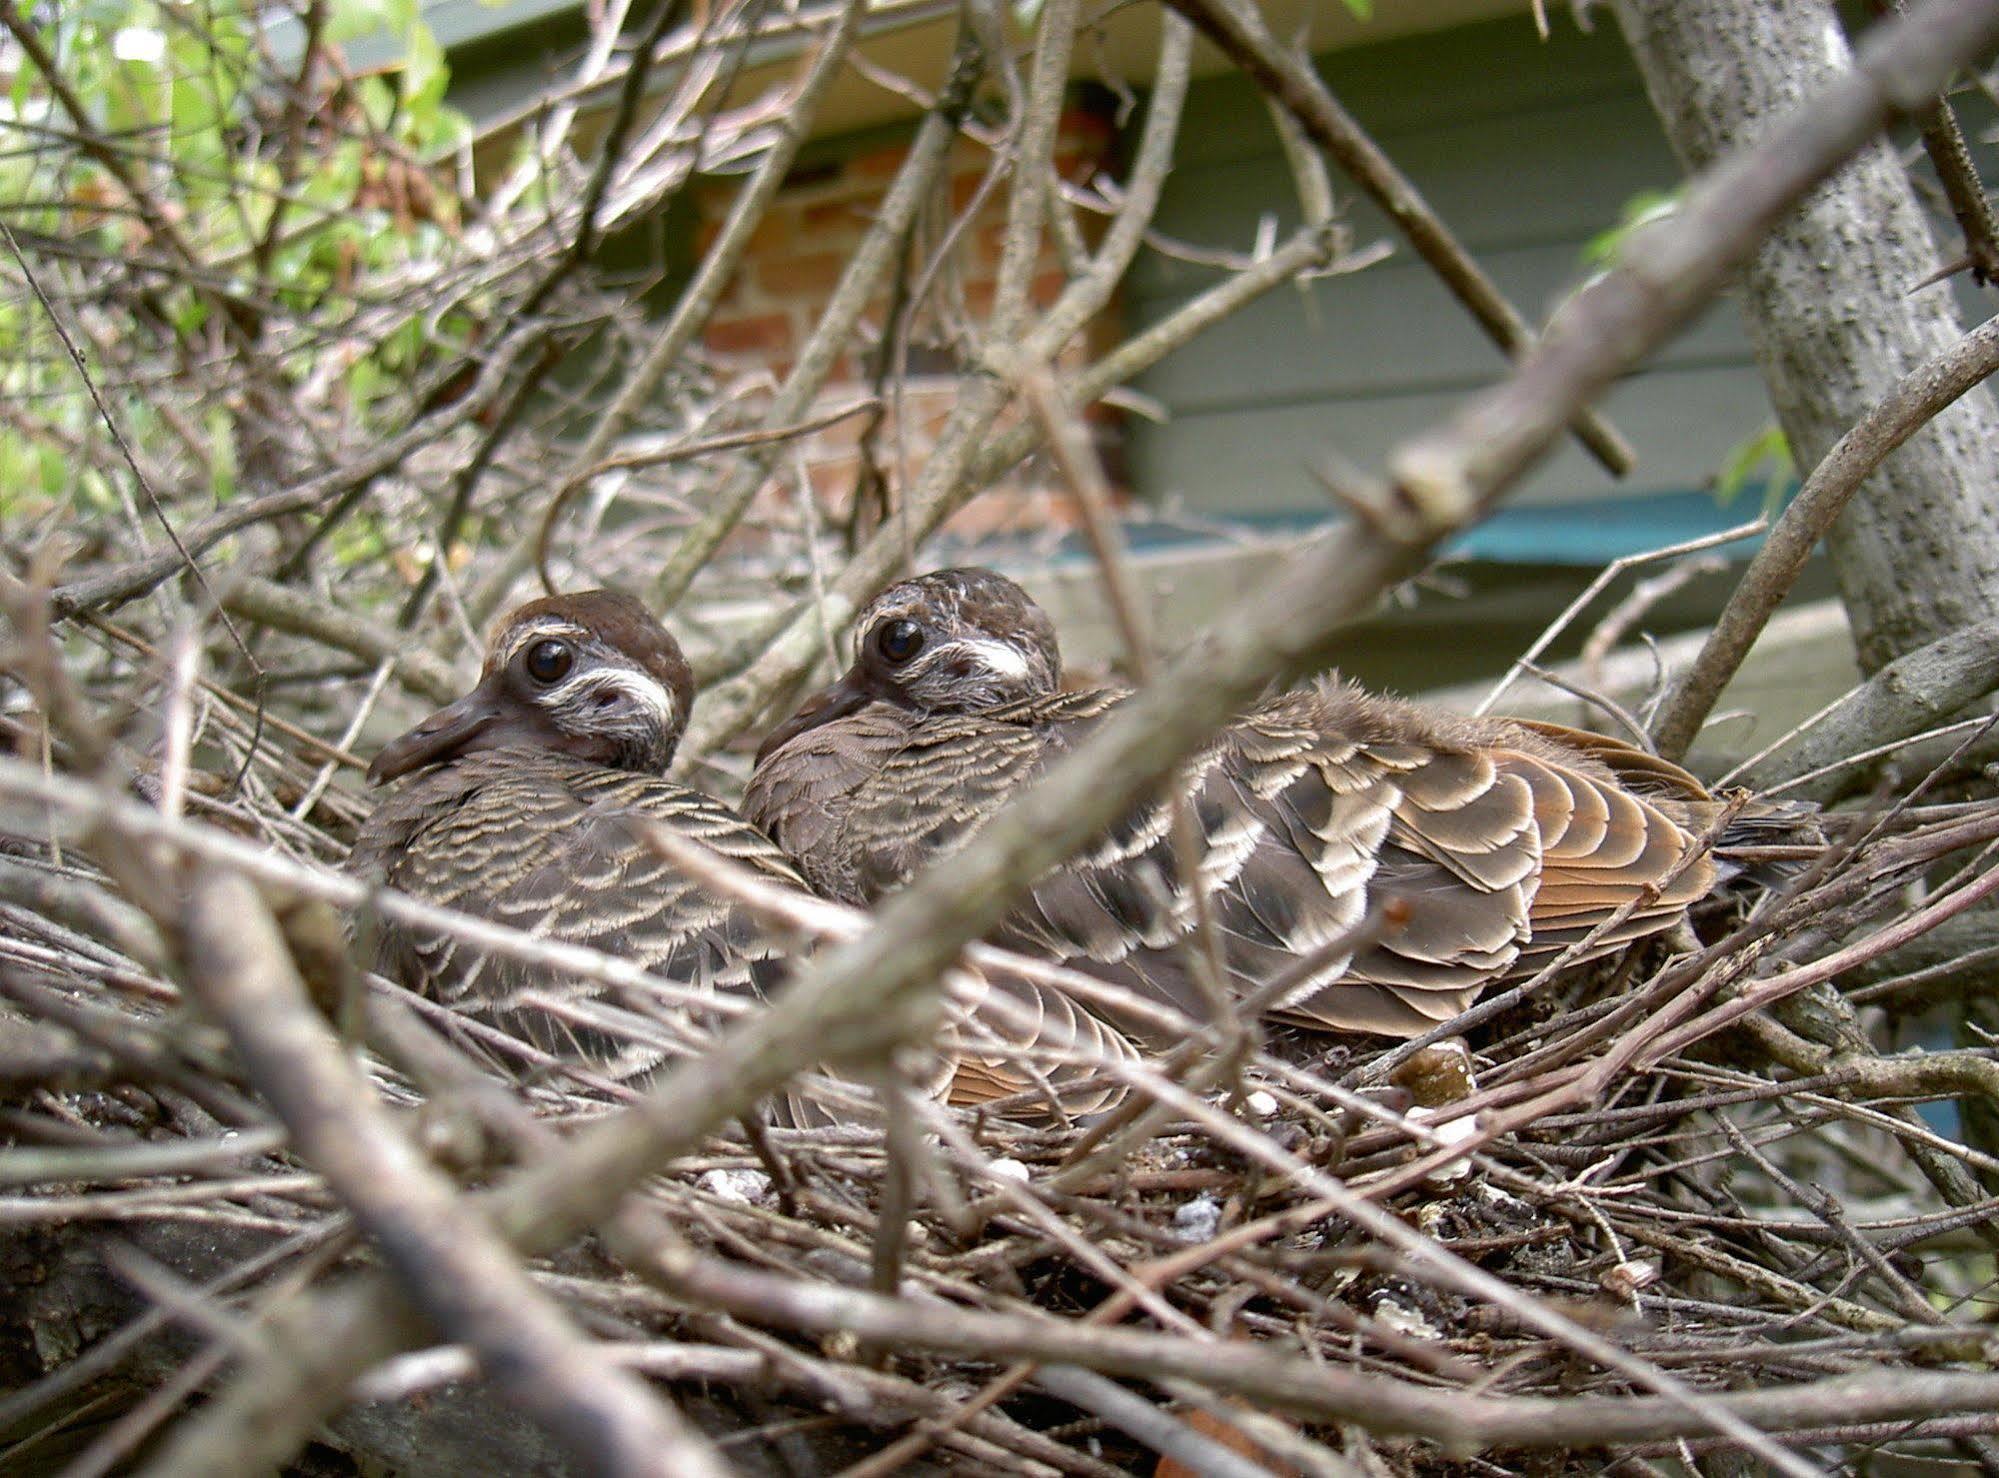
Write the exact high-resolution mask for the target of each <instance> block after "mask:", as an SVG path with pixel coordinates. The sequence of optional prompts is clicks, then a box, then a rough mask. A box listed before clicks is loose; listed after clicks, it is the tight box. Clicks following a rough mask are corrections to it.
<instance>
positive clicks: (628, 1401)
mask: <svg viewBox="0 0 1999 1478" xmlns="http://www.w3.org/2000/svg"><path fill="white" fill-rule="evenodd" d="M180 925H181V928H180V933H181V936H182V951H183V955H184V958H185V963H186V967H187V979H188V984H189V986H190V987H191V989H192V990H193V992H194V993H195V994H196V996H197V997H198V998H199V999H200V1000H201V1002H202V1004H203V1005H204V1006H206V1007H207V1008H208V1010H209V1011H210V1012H211V1013H213V1014H214V1015H215V1016H216V1017H217V1018H218V1019H219V1020H220V1021H221V1022H222V1024H223V1025H224V1026H225V1027H227V1028H228V1030H229V1034H230V1038H231V1040H232V1041H233V1042H234V1043H235V1045H236V1049H237V1051H238V1052H239V1053H240V1054H241V1055H242V1057H243V1060H244V1062H245V1063H246V1065H247V1066H248V1067H249V1070H250V1074H251V1076H252V1078H253V1079H254V1080H255V1081H256V1083H257V1086H258V1087H259V1088H260V1089H261V1090H262V1092H263V1094H264V1096H265V1097H266V1098H267V1099H268V1100H270V1102H271V1104H272V1106H273V1107H275V1108H276V1109H277V1110H278V1113H279V1114H280V1116H281V1117H283V1119H284V1121H285V1124H286V1126H287V1127H288V1128H289V1129H290V1130H291V1132H292V1137H293V1141H294V1143H296V1144H297V1146H298V1148H299V1152H300V1154H301V1155H302V1156H303V1157H304V1158H305V1159H306V1160H308V1161H310V1162H311V1164H312V1165H313V1166H314V1168H316V1169H317V1170H319V1172H320V1173H321V1174H322V1175H324V1176H325V1177H326V1180H327V1183H328V1184H329V1185H330V1186H331V1187H332V1188H333V1190H334V1192H335V1193H336V1194H337V1195H339V1197H340V1198H341V1200H343V1201H344V1202H346V1204H347V1205H348V1206H349V1207H350V1208H352V1210H353V1212H354V1214H355V1216H356V1218H357V1219H358V1220H359V1221H360V1223H361V1225H362V1226H363V1227H364V1228H365V1229H366V1230H367V1231H368V1233H369V1235H370V1236H372V1237H373V1238H374V1240H375V1241H376V1242H377V1243H378V1244H379V1245H380V1246H381V1248H382V1251H383V1253H384V1255H385V1256H386V1257H387V1258H388V1261H389V1264H390V1266H391V1267H393V1268H394V1269H395V1272H396V1275H397V1278H398V1279H399V1281H400V1282H401V1283H402V1286H403V1288H404V1289H405V1290H406V1291H407V1292H408V1294H409V1296H410V1298H411V1299H412V1301H413V1302H414V1303H415V1304H416V1305H417V1306H418V1307H419V1308H421V1309H422V1310H423V1311H424V1312H425V1313H426V1314H427V1315H428V1316H429V1317H430V1318H431V1319H432V1320H434V1321H435V1322H436V1324H437V1326H438V1328H439V1329H440V1330H442V1331H443V1332H444V1333H445V1334H446V1335H447V1336H449V1337H450V1338H453V1339H459V1340H463V1341H464V1342H465V1343H467V1344H469V1345H471V1346H472V1347H473V1348H474V1349H476V1350H477V1351H478V1352H479V1355H480V1360H481V1364H482V1365H483V1367H484V1369H485V1371H486V1373H487V1374H488V1376H489V1377H490V1378H491V1379H493V1380H494V1381H495V1382H497V1383H498V1384H499V1385H500V1387H501V1388H502V1389H503V1390H505V1391H506V1392H508V1394H509V1395H510V1396H511V1397H512V1398H513V1399H514V1400H516V1401H518V1402H519V1403H520V1404H521V1405H522V1407H523V1408H525V1409H526V1410H528V1411H530V1412H532V1413H533V1414H534V1415H535V1416H536V1417H537V1418H539V1419H540V1420H541V1421H543V1422H544V1423H546V1424H547V1425H548V1426H549V1427H550V1428H551V1429H552V1430H554V1431H555V1432H556V1433H557V1434H558V1435H560V1436H561V1437H562V1438H563V1439H564V1440H565V1441H566V1442H567V1443H568V1444H569V1446H570V1447H571V1449H572V1450H573V1451H574V1452H575V1453H576V1454H577V1455H578V1457H579V1458H580V1459H582V1460H583V1461H584V1462H585V1463H587V1464H588V1465H589V1467H590V1468H591V1470H592V1471H593V1472H602V1473H607V1474H610V1473H616V1474H634V1475H636V1474H658V1475H660V1478H669V1475H679V1474H692V1475H719V1474H722V1473H725V1472H726V1471H727V1469H726V1468H725V1467H723V1466H722V1464H721V1463H720V1462H719V1461H717V1460H716V1459H715V1457H714V1456H713V1455H712V1454H711V1453H710V1451H709V1449H708V1447H707V1444H706V1443H705V1442H703V1441H702V1440H701V1439H700V1438H699V1437H698V1436H697V1435H696V1434H695V1433H694V1432H693V1431H692V1430H691V1429H689V1428H688V1427H687V1426H686V1425H685V1424H684V1423H683V1422H681V1421H680V1420H679V1418H678V1417H677V1416H676V1415H675V1414H673V1413H672V1411H671V1410H670V1408H668V1407H667V1406H666V1405H665V1404H664V1403H663V1402H662V1401H661V1400H659V1399H658V1398H657V1397H656V1396H655V1395H654V1393H653V1392H652V1391H651V1390H650V1389H649V1388H648V1387H647V1385H646V1384H645V1382H644V1381H642V1380H640V1379H639V1378H638V1377H636V1376H634V1375H633V1374H632V1373H631V1372H630V1371H629V1370H626V1369H624V1368H622V1367H621V1366H619V1365H617V1364H616V1363H615V1362H613V1361H611V1360H609V1359H607V1358H605V1356H604V1354H603V1352H602V1351H601V1350H599V1349H598V1348H597V1346H596V1345H595V1343H594V1342H592V1341H591V1340H589V1339H587V1338H585V1337H584V1336H582V1335H581V1334H580V1333H578V1332H577V1330H576V1329H575V1328H574V1327H573V1326H572V1325H571V1324H570V1322H569V1320H568V1319H567V1318H566V1317H565V1316H564V1315H563V1314H562V1313H561V1312H560V1311H559V1310H557V1309H556V1307H555V1305H554V1304H552V1303H551V1302H549V1300H548V1298H547V1296H546V1295H545V1294H543V1293H542V1292H541V1290H540V1289H538V1288H537V1287H536V1286H535V1285H534V1283H533V1281H532V1280H531V1279H529V1277H528V1275H527V1272H526V1270H525V1269H524V1268H523V1267H522V1266H521V1264H520V1262H519V1261H518V1259H516V1258H515V1257H514V1256H513V1254H512V1253H511V1252H510V1251H509V1250H508V1248H507V1247H506V1246H505V1245H504V1244H503V1243H502V1242H501V1241H500V1240H499V1239H498V1238H497V1237H495V1236H494V1235H493V1232H492V1229H491V1228H490V1227H488V1226H487V1225H485V1224H484V1223H483V1222H482V1221H481V1219H480V1218H479V1217H478V1216H477V1215H476V1214H474V1213H473V1212H472V1211H471V1210H470V1209H469V1208H468V1206H467V1205H466V1204H465V1203H464V1202H463V1201H462V1200H461V1199H460V1198H459V1196H458V1194H457V1192H456V1191H455V1190H454V1189H453V1188H452V1186H451V1184H450V1183H449V1182H448V1181H447V1180H445V1178H444V1177H443V1176H442V1175H440V1174H439V1173H438V1172H437V1171H436V1170H434V1169H433V1168H432V1167H431V1166H430V1165H429V1164H428V1163H427V1162H426V1161H425V1160H424V1159H423V1157H422V1156H421V1155H419V1154H418V1153H417V1152H416V1150H415V1149H414V1148H413V1147H412V1146H411V1145H410V1144H409V1142H408V1140H406V1139H405V1138H404V1137H403V1135H402V1134H401V1133H400V1132H399V1131H398V1130H397V1128H396V1126H395V1124H394V1123H393V1122H392V1121H391V1120H390V1118H389V1116H388V1114H387V1113H386V1112H385V1111H384V1110H383V1109H382V1107H381V1105H380V1104H379V1103H378V1102H377V1101H376V1099H375V1096H374V1094H373V1092H372V1091H371V1090H370V1089H369V1087H368V1084H367V1083H366V1081H365V1080H364V1079H363V1078H362V1077H361V1075H360V1074H359V1072H358V1071H356V1069H355V1067H354V1065H353V1064H352V1063H351V1062H350V1061H349V1060H348V1058H347V1056H346V1054H345V1053H344V1052H342V1050H341V1049H340V1046H339V1045H338V1043H337V1042H335V1040H334V1039H333V1036H332V1034H331V1033H330V1032H329V1031H328V1029H327V1027H326V1025H325V1024H324V1021H323V1019H322V1018H321V1017H320V1016H319V1014H318V1012H317V1011H316V1010H315V1009H314V1008H313V1006H312V1004H311V1002H310V1000H309V999H308V998H307V996H306V990H305V985H304V982H303V981H301V980H300V979H299V976H298V972H297V970H296V968H295V967H294V966H293V964H292V962H291V957H290V954H289V953H288V951H287V950H286V948H285V944H284V940H283V938H282V936H281V935H280V934H279V932H278V929H277V925H276V924H275V923H274V922H273V921H272V919H271V917H270V914H269V912H268V910H267V909H266V908H265V907H264V904H263V901H262V899H261V898H259V896H258V895H257V891H256V889H255V888H254V887H253V886H252V885H251V884H250V883H249V882H248V881H247V880H245V879H243V878H240V877H237V876H235V875H233V874H231V873H228V872H224V871H221V870H219V869H207V870H204V871H202V872H201V873H199V874H198V875H197V877H196V880H195V883H194V887H193V890H192V895H191V897H190V900H189V903H188V907H187V911H186V913H185V915H184V916H183V917H182V919H181V920H180ZM215 1455H216V1456H218V1457H225V1458H227V1459H229V1460H228V1461H226V1462H225V1463H224V1464H223V1465H222V1466H221V1467H218V1468H217V1469H215V1471H221V1470H223V1468H232V1469H233V1468H236V1467H237V1463H236V1461H235V1460H234V1455H233V1454H223V1453H217V1454H215Z"/></svg>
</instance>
